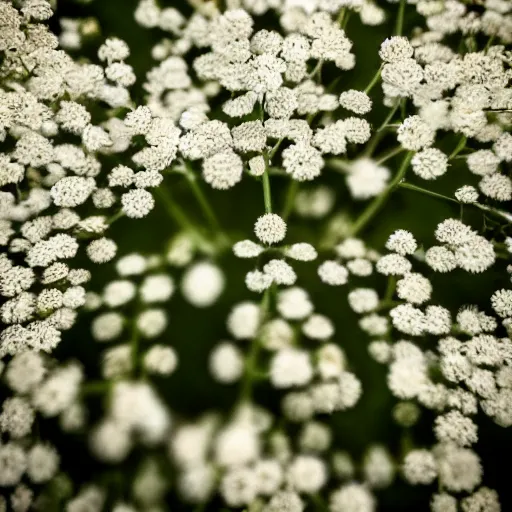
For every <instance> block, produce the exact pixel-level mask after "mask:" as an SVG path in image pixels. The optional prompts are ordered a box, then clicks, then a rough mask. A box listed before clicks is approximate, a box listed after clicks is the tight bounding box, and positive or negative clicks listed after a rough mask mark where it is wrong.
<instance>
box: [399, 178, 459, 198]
mask: <svg viewBox="0 0 512 512" xmlns="http://www.w3.org/2000/svg"><path fill="white" fill-rule="evenodd" d="M398 186H399V187H400V188H407V189H409V190H414V191H415V192H420V193H422V194H426V195H429V196H432V197H436V198H437V199H443V200H444V201H450V202H452V203H457V204H459V202H458V201H457V199H454V198H452V197H448V196H444V195H443V194H438V193H437V192H432V190H428V189H426V188H422V187H418V186H417V185H413V184H412V183H407V182H405V181H404V182H402V183H399V185H398Z"/></svg>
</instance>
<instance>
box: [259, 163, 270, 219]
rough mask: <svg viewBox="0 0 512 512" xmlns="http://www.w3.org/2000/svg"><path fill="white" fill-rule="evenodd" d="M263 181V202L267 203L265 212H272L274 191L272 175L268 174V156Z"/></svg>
mask: <svg viewBox="0 0 512 512" xmlns="http://www.w3.org/2000/svg"><path fill="white" fill-rule="evenodd" d="M261 181H262V183H263V202H264V204H265V213H272V193H271V191H270V177H269V174H268V158H267V159H266V167H265V172H264V173H263V176H262V177H261Z"/></svg>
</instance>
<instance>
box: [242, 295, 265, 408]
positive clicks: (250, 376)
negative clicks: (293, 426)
mask: <svg viewBox="0 0 512 512" xmlns="http://www.w3.org/2000/svg"><path fill="white" fill-rule="evenodd" d="M272 290H273V286H271V287H270V288H267V289H266V290H265V292H264V294H263V297H262V299H261V303H260V322H261V323H260V325H263V323H264V322H265V320H266V317H267V315H268V312H269V309H270V294H271V292H272ZM260 351H261V344H260V339H259V333H258V336H256V337H255V338H254V339H253V340H252V341H251V348H250V350H249V354H248V355H247V359H246V360H245V372H244V377H243V380H242V384H241V387H240V402H248V401H250V399H251V396H252V388H253V383H254V376H255V375H256V374H258V370H257V365H258V356H259V354H260Z"/></svg>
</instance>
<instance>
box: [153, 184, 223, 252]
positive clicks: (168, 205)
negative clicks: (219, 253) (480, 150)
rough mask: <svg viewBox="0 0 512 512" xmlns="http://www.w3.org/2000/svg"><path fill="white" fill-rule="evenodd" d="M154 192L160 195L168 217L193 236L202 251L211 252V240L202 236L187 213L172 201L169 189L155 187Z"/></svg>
mask: <svg viewBox="0 0 512 512" xmlns="http://www.w3.org/2000/svg"><path fill="white" fill-rule="evenodd" d="M156 193H157V194H158V196H159V197H160V199H161V201H162V203H163V205H164V207H165V209H166V211H167V214H168V215H169V217H171V219H172V220H174V222H176V224H178V226H180V227H181V228H182V229H183V230H184V231H187V232H188V233H189V234H190V236H191V237H192V238H194V240H195V241H196V243H197V245H198V247H199V248H201V249H202V250H203V251H204V252H206V253H211V252H213V250H214V249H213V246H212V244H211V242H209V241H208V240H207V239H206V238H205V237H204V236H203V234H202V233H201V232H200V231H199V229H198V228H197V227H196V226H195V225H194V224H193V223H192V222H191V221H190V219H189V218H188V217H187V214H186V213H185V212H184V211H183V210H182V209H181V207H180V206H178V204H176V203H175V202H174V201H173V199H172V196H171V194H170V192H169V190H164V189H163V188H161V187H157V189H156Z"/></svg>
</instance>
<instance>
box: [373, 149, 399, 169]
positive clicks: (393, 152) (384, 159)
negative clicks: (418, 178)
mask: <svg viewBox="0 0 512 512" xmlns="http://www.w3.org/2000/svg"><path fill="white" fill-rule="evenodd" d="M402 151H405V149H404V148H403V147H402V146H398V147H396V148H395V149H391V150H390V151H388V152H386V153H384V154H383V155H380V156H378V157H377V159H376V162H377V163H378V164H379V165H380V164H383V163H384V162H387V161H388V160H389V159H390V158H393V157H394V156H396V155H398V154H399V153H401V152H402Z"/></svg>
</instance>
